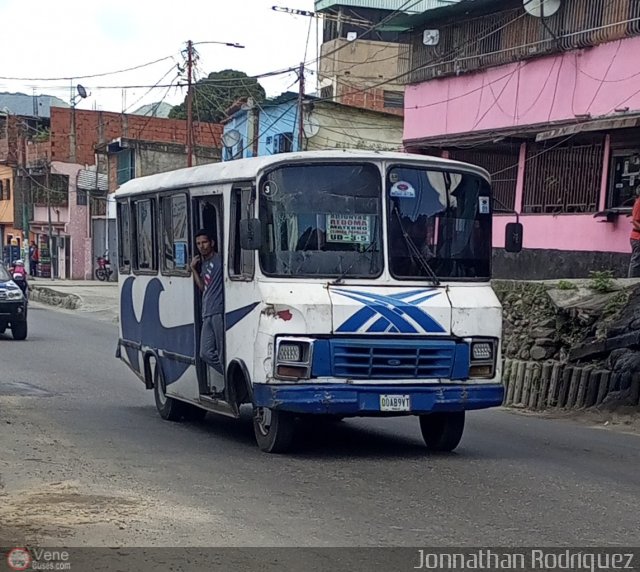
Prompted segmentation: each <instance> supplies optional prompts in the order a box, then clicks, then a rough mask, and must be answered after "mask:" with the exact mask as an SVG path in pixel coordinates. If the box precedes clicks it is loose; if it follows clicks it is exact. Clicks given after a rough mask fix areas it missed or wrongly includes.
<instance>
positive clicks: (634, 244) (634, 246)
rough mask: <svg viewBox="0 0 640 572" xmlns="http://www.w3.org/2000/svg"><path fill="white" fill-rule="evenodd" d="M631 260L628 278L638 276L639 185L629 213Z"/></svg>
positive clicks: (639, 268)
mask: <svg viewBox="0 0 640 572" xmlns="http://www.w3.org/2000/svg"><path fill="white" fill-rule="evenodd" d="M631 224H632V225H633V228H632V229H631V261H630V262H629V278H640V185H638V186H637V187H636V201H635V203H633V211H632V214H631Z"/></svg>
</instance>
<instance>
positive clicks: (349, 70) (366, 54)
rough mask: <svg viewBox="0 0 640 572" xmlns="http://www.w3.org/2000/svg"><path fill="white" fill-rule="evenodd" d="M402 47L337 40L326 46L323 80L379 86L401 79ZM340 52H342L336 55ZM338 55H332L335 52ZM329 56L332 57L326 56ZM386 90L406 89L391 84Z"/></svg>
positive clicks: (363, 41) (376, 42)
mask: <svg viewBox="0 0 640 572" xmlns="http://www.w3.org/2000/svg"><path fill="white" fill-rule="evenodd" d="M401 48H402V44H397V43H392V42H378V41H373V40H355V41H353V42H350V41H349V40H346V39H344V38H336V39H335V40H330V41H329V42H325V43H324V44H322V47H321V49H320V54H321V59H320V70H319V77H320V79H322V78H325V77H326V78H332V77H334V76H335V77H337V78H338V79H339V81H342V82H344V83H351V82H355V83H362V84H369V85H371V84H375V83H380V82H382V81H384V80H387V79H391V78H395V77H397V76H398V75H399V73H400V72H399V71H398V60H399V57H400V51H401ZM336 50H338V51H336ZM334 51H335V53H333V54H332V53H331V52H334ZM325 54H329V55H327V56H325ZM385 89H397V90H400V91H402V89H403V87H402V86H401V85H400V84H398V83H397V82H390V83H389V84H387V85H386V86H385Z"/></svg>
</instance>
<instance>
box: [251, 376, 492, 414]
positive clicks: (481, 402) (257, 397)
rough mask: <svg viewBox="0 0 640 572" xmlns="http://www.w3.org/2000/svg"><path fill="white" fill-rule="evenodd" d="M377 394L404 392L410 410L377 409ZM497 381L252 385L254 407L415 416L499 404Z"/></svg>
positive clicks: (317, 412)
mask: <svg viewBox="0 0 640 572" xmlns="http://www.w3.org/2000/svg"><path fill="white" fill-rule="evenodd" d="M381 395H408V396H409V397H410V402H411V409H410V411H404V412H392V413H388V412H386V411H381V410H380V396H381ZM503 398H504V387H503V385H502V384H500V383H492V384H482V385H462V384H434V385H408V386H405V385H403V386H398V385H353V384H337V385H334V384H331V385H312V384H295V385H294V384H286V385H285V384H282V385H275V384H264V383H256V384H254V386H253V400H254V405H256V406H257V407H268V408H270V409H277V410H281V411H290V412H292V413H311V414H320V415H321V414H325V415H327V414H328V415H345V416H352V417H356V416H362V417H372V416H379V415H419V414H422V413H432V412H440V411H443V412H445V411H468V410H471V409H486V408H488V407H497V406H499V405H501V404H502V400H503Z"/></svg>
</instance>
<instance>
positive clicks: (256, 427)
mask: <svg viewBox="0 0 640 572" xmlns="http://www.w3.org/2000/svg"><path fill="white" fill-rule="evenodd" d="M294 427H295V417H294V416H293V415H292V414H291V413H288V412H286V411H278V410H277V409H269V408H267V407H254V408H253V431H254V433H255V435H256V441H257V443H258V447H260V450H262V451H264V452H265V453H286V452H287V451H288V450H289V449H290V448H291V444H292V443H293V434H294Z"/></svg>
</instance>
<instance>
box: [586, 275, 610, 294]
mask: <svg viewBox="0 0 640 572" xmlns="http://www.w3.org/2000/svg"><path fill="white" fill-rule="evenodd" d="M589 274H590V276H591V280H590V282H589V288H590V289H591V290H595V291H596V292H601V293H603V294H604V293H607V292H611V291H613V289H614V286H615V282H614V280H613V272H612V271H611V270H599V271H595V270H594V271H591V272H590V273H589Z"/></svg>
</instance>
